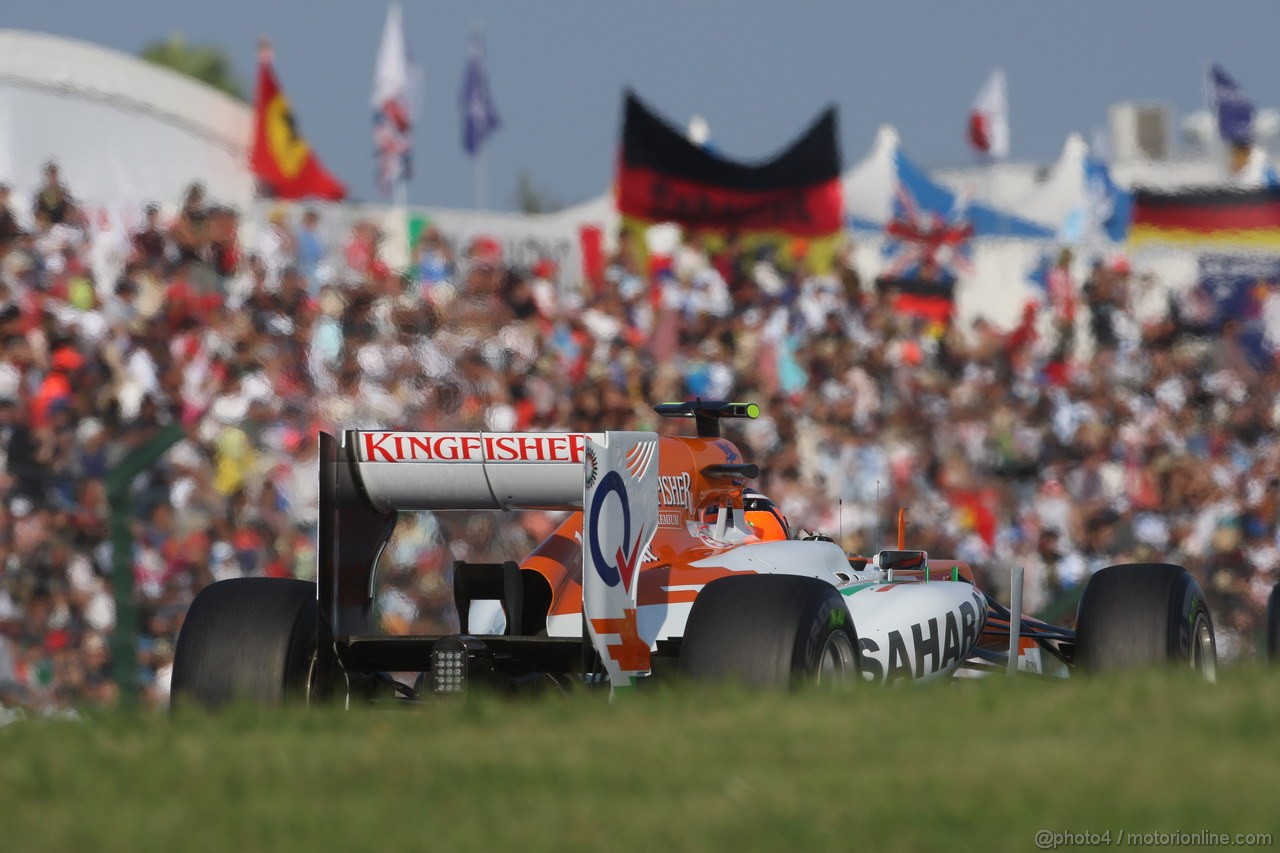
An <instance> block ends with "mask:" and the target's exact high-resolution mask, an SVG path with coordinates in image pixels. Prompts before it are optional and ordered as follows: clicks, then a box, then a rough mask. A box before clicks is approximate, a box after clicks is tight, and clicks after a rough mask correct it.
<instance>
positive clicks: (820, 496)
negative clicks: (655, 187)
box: [0, 170, 1280, 708]
mask: <svg viewBox="0 0 1280 853" xmlns="http://www.w3.org/2000/svg"><path fill="white" fill-rule="evenodd" d="M62 180H63V179H62V178H61V177H60V176H59V175H58V174H57V172H56V170H54V171H53V172H52V174H51V175H47V176H46V181H45V185H46V187H47V192H45V191H42V192H41V193H40V194H39V195H38V196H37V197H36V198H35V199H34V205H33V207H32V209H30V210H25V209H22V210H20V209H16V202H15V201H14V199H12V198H10V197H9V195H8V193H7V191H6V190H4V189H0V495H3V496H4V501H3V504H2V505H0V704H5V703H9V702H19V703H22V704H27V705H31V706H34V707H42V708H58V707H71V706H77V705H85V704H87V705H94V704H110V703H112V702H114V701H115V700H116V696H117V690H116V687H115V685H114V684H113V682H112V679H111V667H110V652H109V649H108V644H107V642H106V641H107V638H108V636H109V634H110V632H111V631H112V629H113V625H114V617H115V613H114V602H113V598H112V595H111V588H110V580H109V571H110V567H111V553H110V544H109V541H108V534H107V518H108V511H109V507H108V503H107V497H106V489H105V478H106V476H107V474H108V472H109V471H110V469H111V468H112V466H113V465H114V464H115V463H116V462H118V461H119V459H120V458H121V457H122V455H123V454H124V453H125V452H126V451H127V450H128V449H129V448H131V447H135V446H137V445H138V444H139V443H141V442H142V441H145V440H146V438H147V437H148V436H150V435H152V434H154V432H155V431H156V430H158V429H159V428H161V427H163V426H164V425H167V424H180V425H181V426H182V427H183V429H184V430H185V433H186V437H185V439H184V440H183V441H181V442H180V443H179V444H177V445H176V446H175V447H174V448H173V449H172V450H171V451H170V452H168V453H167V454H166V455H165V456H164V457H163V458H162V460H161V461H160V462H159V463H158V464H157V465H156V466H154V467H153V468H152V469H151V470H149V471H148V472H146V473H144V474H143V475H141V476H139V477H138V478H137V480H136V481H135V482H134V484H133V494H134V501H135V505H136V507H137V518H136V521H135V522H134V529H133V533H134V536H135V553H134V554H133V559H132V565H133V571H134V577H135V581H136V589H137V594H138V602H139V607H140V613H141V619H140V625H141V628H142V638H141V642H140V647H139V660H138V667H139V672H140V673H141V676H140V677H141V679H142V682H143V684H144V688H145V694H146V696H147V697H148V699H149V701H150V702H151V703H152V704H154V705H157V706H159V705H163V704H164V702H165V700H166V696H167V680H168V674H169V671H170V667H171V664H172V653H173V641H174V638H175V637H176V633H177V631H178V629H179V628H180V625H181V621H182V617H183V614H184V612H185V609H186V606H187V605H188V603H189V602H190V600H191V598H192V597H193V595H194V594H195V593H196V591H198V590H199V589H200V588H201V587H203V586H204V585H206V584H208V583H211V582H213V581H215V580H219V579H222V578H229V577H237V576H248V575H266V576H277V577H300V578H309V577H312V576H313V575H314V565H315V532H316V500H317V471H318V463H317V459H316V441H315V436H316V433H317V431H319V430H324V429H327V430H335V429H339V428H343V427H352V426H361V427H382V428H405V429H424V430H425V429H450V428H456V429H487V430H584V431H596V430H604V429H625V428H637V429H655V430H658V431H664V430H669V429H672V428H676V427H678V425H673V424H671V423H669V422H663V421H661V420H660V419H659V418H657V417H656V416H655V415H654V414H653V412H652V410H651V408H650V406H651V404H652V403H654V402H657V401H661V400H671V399H679V398H684V397H693V396H702V397H706V398H733V399H744V400H755V401H758V402H760V403H761V405H762V409H763V415H762V416H761V417H760V418H759V419H758V420H756V421H753V422H749V423H746V424H745V425H737V424H734V425H732V426H731V427H730V430H731V434H732V437H733V438H734V439H735V440H737V441H738V442H739V444H740V446H741V447H742V448H743V450H744V452H745V453H746V455H747V456H748V458H749V459H751V460H752V461H756V462H759V463H760V465H761V467H762V469H763V474H762V477H761V480H760V482H759V483H758V486H759V488H760V489H761V490H762V491H764V492H765V493H767V494H769V495H770V496H771V497H773V498H774V499H775V501H777V502H778V503H779V504H780V505H781V506H782V507H783V509H784V510H785V512H786V513H787V515H788V516H789V518H790V519H791V522H792V525H793V527H797V526H798V527H802V528H808V529H813V530H821V531H823V532H826V533H828V534H831V535H837V534H838V535H841V536H842V538H843V541H844V545H845V547H846V548H847V549H849V550H850V551H853V552H860V553H868V552H872V551H875V550H876V549H877V547H878V546H879V545H880V544H882V543H883V542H884V541H887V537H888V536H889V533H888V531H886V530H882V529H881V528H882V527H883V525H882V524H881V523H880V521H879V518H880V517H881V515H883V516H884V517H886V518H888V517H890V515H891V513H892V510H893V509H895V508H896V507H898V506H907V507H910V520H911V524H910V527H909V533H908V540H909V541H910V542H911V544H912V545H913V546H916V547H922V548H925V549H927V550H928V551H930V552H931V553H935V554H939V555H951V556H956V557H959V558H961V559H966V560H968V561H970V562H971V563H972V564H973V565H974V566H975V567H977V568H978V569H979V570H980V572H981V573H982V574H984V576H985V577H986V581H987V585H988V588H992V589H994V591H996V592H998V593H1002V592H1003V590H1002V586H1003V585H1004V583H1005V578H1006V576H1007V569H1008V567H1010V566H1014V565H1021V566H1025V567H1026V569H1027V578H1028V590H1027V605H1028V608H1029V609H1030V610H1032V611H1036V612H1040V613H1043V614H1046V615H1048V616H1051V617H1054V618H1061V617H1063V616H1064V615H1066V614H1069V613H1070V612H1072V610H1073V603H1074V600H1075V599H1074V597H1073V596H1076V595H1078V593H1079V590H1080V587H1081V585H1082V584H1083V582H1084V581H1085V579H1086V578H1087V577H1088V576H1089V574H1090V573H1091V572H1093V571H1095V570H1097V569H1098V568H1100V567H1102V566H1104V565H1109V564H1113V563H1122V562H1128V561H1163V560H1169V561H1172V562H1179V563H1183V564H1185V565H1187V566H1188V567H1189V568H1190V569H1191V571H1192V572H1193V573H1194V574H1195V575H1196V576H1197V578H1198V580H1199V581H1200V583H1201V584H1202V585H1203V587H1204V589H1205V590H1206V593H1207V594H1208V596H1209V597H1210V600H1211V606H1212V610H1213V613H1214V617H1215V619H1216V620H1217V622H1218V631H1219V634H1218V636H1219V643H1220V653H1221V654H1223V655H1224V656H1225V657H1228V658H1231V657H1240V656H1245V655H1249V654H1251V653H1252V649H1253V648H1254V647H1255V646H1256V637H1255V635H1256V632H1257V630H1258V627H1259V620H1260V617H1261V614H1262V611H1263V608H1264V605H1265V601H1266V595H1267V594H1268V593H1269V591H1270V588H1271V585H1272V584H1273V583H1274V582H1275V580H1276V579H1277V575H1276V571H1277V567H1278V566H1280V528H1278V521H1280V518H1278V511H1280V443H1277V442H1276V440H1275V439H1274V437H1273V434H1274V433H1275V429H1276V426H1277V422H1278V420H1280V407H1277V404H1276V400H1278V399H1280V394H1278V392H1280V374H1277V372H1276V371H1274V370H1273V369H1272V367H1273V365H1272V363H1271V362H1270V361H1269V360H1265V363H1263V361H1262V360H1260V359H1259V358H1258V356H1257V353H1256V351H1255V350H1253V349H1250V348H1248V347H1246V346H1245V345H1244V344H1243V343H1242V335H1243V334H1244V333H1245V331H1246V329H1245V327H1244V325H1243V324H1241V323H1237V324H1228V325H1227V326H1226V327H1225V328H1224V329H1223V330H1222V331H1221V332H1220V333H1219V332H1216V331H1215V332H1210V331H1209V329H1208V327H1207V326H1206V325H1205V324H1204V323H1203V322H1202V321H1201V318H1202V314H1201V313H1200V310H1199V306H1198V305H1197V304H1196V302H1195V300H1194V298H1191V297H1189V298H1187V299H1171V300H1170V302H1169V304H1168V306H1167V310H1166V311H1164V312H1163V313H1162V314H1160V315H1158V316H1156V317H1155V318H1154V319H1150V320H1143V321H1141V322H1140V321H1139V320H1138V315H1137V313H1136V312H1135V311H1134V310H1132V307H1133V306H1132V302H1133V299H1134V297H1135V291H1136V290H1138V289H1146V288H1148V286H1149V284H1150V282H1145V281H1143V280H1141V279H1140V278H1139V277H1137V276H1135V274H1134V273H1133V271H1132V270H1130V268H1129V266H1128V264H1127V263H1125V262H1124V260H1123V259H1122V258H1118V257H1115V258H1108V259H1100V260H1099V261H1098V262H1097V263H1095V264H1093V266H1092V267H1091V269H1090V272H1089V274H1088V276H1087V279H1086V280H1084V281H1073V280H1071V278H1070V273H1069V272H1068V271H1067V270H1068V268H1067V267H1063V269H1062V270H1061V271H1059V273H1058V276H1057V278H1056V279H1055V280H1054V282H1053V289H1051V291H1050V295H1051V297H1052V298H1050V299H1046V300H1045V301H1043V302H1039V303H1036V302H1032V303H1029V304H1028V305H1027V307H1026V309H1025V312H1024V315H1023V318H1024V319H1023V322H1022V323H1021V324H1020V325H1018V326H1017V327H1016V328H1014V329H1013V330H1011V331H1008V330H1000V329H997V328H996V327H994V326H992V325H990V324H988V323H985V322H983V321H982V320H980V319H979V320H977V321H975V322H972V323H969V322H967V321H966V322H964V323H960V322H957V323H956V324H953V325H952V326H951V327H949V328H948V327H944V326H939V325H936V324H929V323H927V322H925V321H922V320H919V319H914V318H912V317H910V316H907V315H904V314H901V313H898V312H895V310H894V309H893V308H892V307H891V303H890V301H889V300H888V299H887V298H886V297H885V296H884V295H883V294H881V293H880V292H878V291H877V290H876V288H874V287H873V286H871V285H870V283H869V282H866V281H862V280H860V278H859V275H858V273H857V272H856V270H855V268H854V266H853V263H852V261H851V260H850V257H851V255H850V252H849V251H845V252H843V253H841V254H840V255H839V256H838V259H837V262H836V265H835V268H834V270H832V271H831V272H830V273H825V274H819V273H816V272H813V271H811V270H810V269H809V267H808V265H807V264H806V259H805V257H804V249H805V247H804V246H803V245H802V244H799V243H797V244H795V245H793V246H790V247H787V246H784V247H783V248H782V249H781V250H780V251H771V250H767V249H748V248H746V247H745V246H744V245H743V244H742V243H741V242H740V241H738V240H735V239H732V238H731V239H729V240H728V241H727V243H725V244H724V245H722V246H718V247H716V248H715V249H710V248H708V247H707V246H706V245H704V243H703V241H701V240H700V239H698V237H697V235H691V236H689V237H687V238H686V239H685V240H684V241H683V242H682V243H681V244H680V245H679V246H678V247H677V248H676V250H675V252H674V254H673V257H672V263H671V265H670V268H669V269H668V270H665V271H664V272H663V273H662V274H661V275H659V276H657V277H656V278H654V279H653V280H652V281H651V280H649V279H648V278H647V277H646V275H645V274H644V273H643V271H642V266H641V259H640V258H638V257H636V256H635V255H634V254H633V252H632V247H631V244H630V243H629V242H628V241H627V240H625V239H620V240H618V241H617V248H616V249H615V250H614V251H613V252H612V254H610V256H609V257H608V259H607V265H606V268H605V270H604V274H603V276H602V277H601V279H600V280H599V281H595V282H590V281H588V282H578V281H573V282H571V284H572V286H570V287H563V286H555V285H553V283H552V281H551V278H552V276H553V274H554V270H552V269H551V266H550V264H547V263H540V264H534V265H531V266H530V267H529V268H522V267H517V266H514V265H510V264H508V263H506V262H504V258H503V257H502V254H501V249H500V248H499V246H498V244H497V243H496V242H495V241H491V240H484V239H476V240H471V241H469V242H468V243H467V244H466V245H452V244H451V242H450V240H449V238H448V235H446V234H442V233H440V231H438V230H436V229H432V228H427V229H426V230H424V231H423V233H422V235H421V239H420V240H419V241H418V242H417V245H415V246H414V247H412V250H411V251H410V252H409V257H408V262H407V264H406V265H405V266H404V268H403V269H398V268H393V266H392V264H391V263H389V262H388V257H389V253H388V252H387V250H386V246H385V242H386V241H385V239H384V235H383V234H382V233H381V232H380V231H379V228H378V226H377V224H375V223H374V222H372V221H359V222H357V223H356V224H355V225H354V227H351V228H350V229H349V231H347V230H345V229H344V231H343V232H339V233H337V235H336V236H334V235H335V231H334V230H333V228H332V227H327V226H328V224H327V223H325V222H324V219H325V217H326V215H327V214H328V211H327V210H326V209H320V210H312V209H308V208H303V207H286V206H281V207H277V208H272V209H271V210H270V211H269V212H268V213H266V215H265V217H264V221H254V222H248V223H246V222H244V221H242V214H241V213H239V212H237V211H236V210H234V209H232V208H230V207H226V206H219V205H216V204H211V203H209V201H208V200H207V199H206V197H205V194H204V192H203V189H202V188H200V187H193V188H192V189H191V190H190V191H189V192H188V193H186V194H185V196H184V197H183V198H175V199H158V200H157V202H160V204H161V206H160V207H157V208H151V207H148V208H146V209H145V210H143V209H140V210H138V211H137V212H136V218H137V222H139V223H140V225H139V226H138V227H137V228H136V229H135V230H134V231H133V232H132V233H131V235H130V237H129V246H128V251H127V257H126V258H123V259H122V260H123V264H122V265H119V266H121V267H122V268H121V270H120V272H119V274H118V275H115V276H113V277H112V278H111V279H110V280H98V277H99V276H100V275H101V274H102V273H101V270H103V269H110V268H111V267H110V265H104V264H102V263H101V262H100V261H101V257H100V253H101V250H102V244H101V239H100V238H101V233H100V229H99V228H97V227H96V224H95V223H94V222H92V221H91V219H92V217H90V216H88V215H86V213H85V211H83V210H81V209H80V208H79V207H78V206H77V204H76V202H75V192H74V190H75V188H74V187H71V186H67V185H66V184H65V183H63V182H62ZM247 235H253V236H252V239H251V240H250V239H249V238H248V236H247ZM242 239H243V240H246V241H247V242H246V243H243V244H242V242H241V241H242ZM397 254H403V253H397ZM569 277H570V278H573V276H569ZM1276 298H1277V297H1276V296H1275V295H1271V296H1268V297H1267V299H1266V302H1265V305H1266V306H1271V307H1274V303H1275V300H1276ZM1068 309H1069V310H1068ZM1271 313H1272V314H1274V313H1275V312H1274V311H1271ZM1268 316H1270V315H1268V313H1267V310H1264V311H1263V315H1262V317H1260V318H1258V319H1257V320H1256V321H1251V322H1256V323H1265V322H1266V318H1267V317H1268ZM877 507H879V508H880V510H878V509H877ZM554 523H555V519H554V518H553V517H552V516H551V515H550V514H546V513H534V512H529V513H523V514H517V515H497V514H484V513H475V514H465V515H464V514H449V513H420V514H413V515H410V516H407V517H405V518H404V519H403V520H402V521H401V523H400V527H399V528H398V530H397V533H396V535H395V537H394V539H393V540H392V544H391V546H390V547H389V548H388V550H387V553H386V554H385V555H384V557H383V561H384V563H383V568H382V572H381V575H380V576H381V578H382V587H381V593H380V602H379V604H380V611H381V616H382V620H383V624H384V627H385V629H386V630H388V631H398V632H406V631H413V632H424V633H426V632H432V631H437V630H440V629H442V628H443V627H445V626H447V625H448V624H449V623H451V622H452V621H453V620H455V619H456V615H455V614H453V613H452V612H451V604H450V600H451V596H450V592H449V591H450V577H449V572H450V567H451V565H452V561H453V560H455V559H469V560H477V559H485V558H492V559H504V558H513V557H516V556H518V555H520V554H521V553H522V552H523V551H524V550H525V549H527V548H529V547H530V546H531V545H532V544H533V543H535V542H536V541H537V540H538V539H539V538H540V537H542V536H543V535H545V534H546V533H547V532H549V531H550V530H551V529H552V527H553V524H554Z"/></svg>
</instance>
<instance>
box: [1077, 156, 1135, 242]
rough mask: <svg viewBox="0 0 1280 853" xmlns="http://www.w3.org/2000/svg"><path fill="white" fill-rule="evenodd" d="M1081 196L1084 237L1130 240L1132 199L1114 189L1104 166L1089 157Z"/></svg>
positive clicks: (1086, 159)
mask: <svg viewBox="0 0 1280 853" xmlns="http://www.w3.org/2000/svg"><path fill="white" fill-rule="evenodd" d="M1084 193H1085V207H1086V210H1085V217H1086V218H1087V220H1088V224H1087V226H1086V228H1085V235H1084V236H1086V237H1090V238H1097V237H1103V238H1105V239H1107V240H1111V241H1113V242H1117V243H1119V242H1122V241H1124V240H1125V239H1126V238H1127V237H1128V236H1129V220H1130V219H1131V218H1132V215H1133V195H1132V194H1131V193H1128V192H1126V191H1125V190H1122V189H1121V188H1120V187H1118V186H1116V183H1115V181H1113V180H1111V170H1110V169H1109V168H1107V164H1106V163H1104V162H1103V161H1102V160H1100V159H1098V158H1097V157H1094V156H1093V155H1092V154H1088V155H1086V156H1085V158H1084Z"/></svg>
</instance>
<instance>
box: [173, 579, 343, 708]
mask: <svg viewBox="0 0 1280 853" xmlns="http://www.w3.org/2000/svg"><path fill="white" fill-rule="evenodd" d="M318 611H319V608H318V605H317V604H316V585H315V584H314V583H308V582H306V581H299V580H291V579H288V578H237V579H234V580H226V581H221V582H219V583H215V584H211V585H210V586H207V587H205V588H204V589H203V590H201V591H200V593H199V594H198V595H197V596H196V598H195V600H194V601H193V602H192V603H191V608H190V609H189V610H188V611H187V616H186V619H185V620H184V621H183V624H182V630H181V632H180V633H179V635H178V643H177V646H176V648H175V649H174V658H173V683H172V688H171V695H172V697H173V704H174V705H175V706H178V705H181V704H182V703H185V702H191V703H193V704H198V705H202V706H205V707H210V708H212V707H218V706H221V705H225V704H227V703H231V702H246V703H250V704H255V705H281V704H283V703H285V702H287V701H292V700H305V699H306V698H307V693H308V689H307V688H308V684H309V680H310V678H311V670H312V665H313V662H314V658H315V651H316V648H317V635H318V630H319V625H318V624H317V622H318V620H317V614H318ZM325 633H326V634H327V632H325Z"/></svg>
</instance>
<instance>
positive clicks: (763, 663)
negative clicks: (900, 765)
mask: <svg viewBox="0 0 1280 853" xmlns="http://www.w3.org/2000/svg"><path fill="white" fill-rule="evenodd" d="M857 648H858V636H857V633H856V632H855V631H854V626H853V622H852V621H851V619H850V617H849V609H848V608H847V607H845V604H844V598H843V596H841V595H840V593H839V592H837V591H836V589H835V587H833V586H832V585H831V584H829V583H827V582H825V581H822V580H819V579H817V578H807V577H797V576H795V575H735V576H731V577H726V578H721V579H719V580H716V581H713V582H711V583H709V584H707V586H706V587H704V588H703V590H702V592H700V593H699V594H698V597H697V598H696V599H695V600H694V602H693V608H692V609H691V610H690V612H689V619H688V622H687V623H686V627H685V634H684V640H683V642H682V643H681V647H680V668H681V670H682V671H683V672H684V674H685V675H686V676H688V677H689V678H692V679H695V680H698V681H736V682H739V683H742V684H746V685H748V686H751V687H764V688H773V689H778V688H788V687H797V686H804V685H811V684H820V685H824V686H826V685H842V684H853V683H855V682H856V681H857V679H858V670H859V667H858V652H857Z"/></svg>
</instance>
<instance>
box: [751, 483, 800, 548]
mask: <svg viewBox="0 0 1280 853" xmlns="http://www.w3.org/2000/svg"><path fill="white" fill-rule="evenodd" d="M742 514H743V519H744V520H745V521H746V523H747V527H748V528H749V529H750V530H751V532H752V533H754V534H755V535H756V536H757V537H758V538H760V539H763V540H765V541H766V542H777V541H781V540H784V539H790V538H791V525H789V524H787V517H786V516H785V515H783V514H782V510H781V509H780V508H779V507H778V505H777V504H775V503H774V502H773V501H771V500H769V498H767V497H765V496H764V495H762V494H760V493H759V492H757V491H756V490H755V489H744V490H743V492H742Z"/></svg>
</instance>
